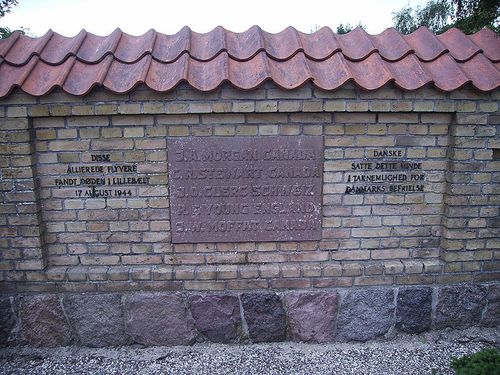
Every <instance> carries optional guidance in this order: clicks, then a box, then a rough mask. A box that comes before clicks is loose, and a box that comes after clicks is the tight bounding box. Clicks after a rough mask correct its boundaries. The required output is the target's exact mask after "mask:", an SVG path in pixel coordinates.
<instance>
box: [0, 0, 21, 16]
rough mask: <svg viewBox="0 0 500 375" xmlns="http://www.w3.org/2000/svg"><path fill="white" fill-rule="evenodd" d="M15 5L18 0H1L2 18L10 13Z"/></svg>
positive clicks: (0, 12) (0, 10)
mask: <svg viewBox="0 0 500 375" xmlns="http://www.w3.org/2000/svg"><path fill="white" fill-rule="evenodd" d="M14 5H17V0H0V18H2V17H3V16H5V15H6V14H7V13H9V12H10V8H12V7H13V6H14Z"/></svg>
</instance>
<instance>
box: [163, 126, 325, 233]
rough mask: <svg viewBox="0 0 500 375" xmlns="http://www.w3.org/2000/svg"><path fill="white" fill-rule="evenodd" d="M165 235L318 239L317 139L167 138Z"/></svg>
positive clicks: (320, 144)
mask: <svg viewBox="0 0 500 375" xmlns="http://www.w3.org/2000/svg"><path fill="white" fill-rule="evenodd" d="M168 160H169V162H168V164H169V184H170V212H171V214H170V218H171V228H172V242H174V243H189V242H247V241H305V240H319V239H321V186H322V184H321V183H322V174H323V138H322V137H316V136H314V137H313V136H311V137H304V136H269V137H267V136H266V137H213V138H205V137H200V138H176V139H169V141H168Z"/></svg>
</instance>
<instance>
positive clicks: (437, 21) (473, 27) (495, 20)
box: [392, 0, 500, 34]
mask: <svg viewBox="0 0 500 375" xmlns="http://www.w3.org/2000/svg"><path fill="white" fill-rule="evenodd" d="M499 5H500V0H430V1H429V2H428V3H427V4H426V5H425V6H424V7H416V8H412V7H406V8H403V9H401V10H400V11H398V12H393V13H392V15H393V18H392V19H393V21H394V27H395V28H396V29H398V30H399V31H400V32H401V33H403V34H409V33H411V32H413V31H415V30H416V29H418V28H419V27H421V26H426V27H428V28H429V29H430V30H431V31H433V32H434V33H437V34H440V33H443V32H445V31H446V30H448V29H449V28H451V27H457V28H459V29H461V30H462V31H463V32H464V33H466V34H471V33H474V32H476V31H479V30H481V29H482V28H483V27H489V28H491V29H493V30H495V31H496V32H497V33H498V32H499V30H500V29H499V26H500V12H499Z"/></svg>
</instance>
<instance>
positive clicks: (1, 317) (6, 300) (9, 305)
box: [0, 297, 18, 347]
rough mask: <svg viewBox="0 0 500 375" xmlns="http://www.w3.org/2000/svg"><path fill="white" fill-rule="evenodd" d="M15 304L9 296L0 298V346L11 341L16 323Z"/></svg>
mask: <svg viewBox="0 0 500 375" xmlns="http://www.w3.org/2000/svg"><path fill="white" fill-rule="evenodd" d="M17 320H18V319H17V304H16V300H14V299H11V297H1V298H0V347H2V346H7V345H9V343H10V342H12V341H13V329H14V327H15V326H16V324H17Z"/></svg>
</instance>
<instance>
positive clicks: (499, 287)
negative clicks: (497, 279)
mask: <svg viewBox="0 0 500 375" xmlns="http://www.w3.org/2000/svg"><path fill="white" fill-rule="evenodd" d="M486 298H487V300H488V303H487V306H486V309H485V311H484V313H483V316H482V318H481V324H482V325H484V326H488V327H497V326H498V325H500V284H496V285H490V286H489V287H488V294H487V296H486Z"/></svg>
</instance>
